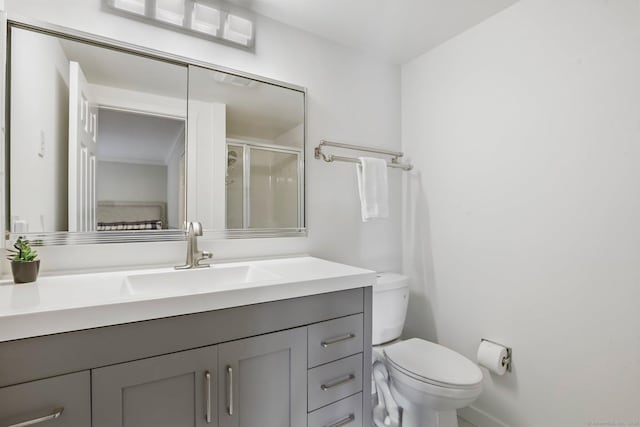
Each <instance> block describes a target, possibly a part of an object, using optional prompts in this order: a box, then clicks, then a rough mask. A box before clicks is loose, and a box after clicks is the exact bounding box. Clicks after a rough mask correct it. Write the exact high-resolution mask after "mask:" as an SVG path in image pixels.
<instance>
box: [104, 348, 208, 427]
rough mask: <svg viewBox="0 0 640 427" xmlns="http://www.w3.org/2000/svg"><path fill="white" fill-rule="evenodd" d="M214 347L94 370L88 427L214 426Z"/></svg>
mask: <svg viewBox="0 0 640 427" xmlns="http://www.w3.org/2000/svg"><path fill="white" fill-rule="evenodd" d="M217 358H218V352H217V348H216V346H210V347H204V348H199V349H195V350H189V351H181V352H178V353H172V354H168V355H164V356H158V357H152V358H148V359H142V360H138V361H135V362H128V363H121V364H117V365H112V366H107V367H104V368H98V369H94V370H93V371H92V384H91V388H92V403H91V406H92V418H93V424H92V426H93V427H176V426H181V427H192V426H193V427H205V426H215V425H217V414H216V405H215V396H214V392H215V375H216V371H215V370H216V365H217Z"/></svg>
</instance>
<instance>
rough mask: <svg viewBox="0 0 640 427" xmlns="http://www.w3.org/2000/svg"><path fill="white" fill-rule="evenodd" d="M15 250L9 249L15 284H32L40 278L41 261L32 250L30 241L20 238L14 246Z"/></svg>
mask: <svg viewBox="0 0 640 427" xmlns="http://www.w3.org/2000/svg"><path fill="white" fill-rule="evenodd" d="M13 247H14V248H15V249H8V251H9V252H11V253H12V255H9V256H8V259H9V261H11V272H12V273H13V281H14V282H15V283H31V282H35V281H36V279H37V278H38V271H39V270H40V260H39V259H37V258H38V253H37V252H36V251H34V250H33V249H31V245H30V244H29V241H28V240H27V239H25V238H24V237H18V240H17V241H16V243H14V244H13Z"/></svg>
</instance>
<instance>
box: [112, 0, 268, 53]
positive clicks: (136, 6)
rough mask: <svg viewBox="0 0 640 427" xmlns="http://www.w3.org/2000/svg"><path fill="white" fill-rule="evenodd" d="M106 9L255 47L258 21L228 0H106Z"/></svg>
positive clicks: (153, 22)
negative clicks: (256, 22) (227, 0)
mask: <svg viewBox="0 0 640 427" xmlns="http://www.w3.org/2000/svg"><path fill="white" fill-rule="evenodd" d="M102 1H103V4H104V5H105V6H106V7H105V10H107V11H111V12H113V13H117V14H118V15H121V16H127V17H131V18H136V19H142V20H144V21H145V22H148V23H152V24H156V25H161V26H163V27H167V28H172V29H177V30H180V31H183V32H188V33H189V34H193V35H197V36H200V37H204V38H207V39H210V40H214V41H222V42H225V43H227V44H229V45H232V46H239V47H244V48H252V47H253V45H254V42H255V21H254V19H252V17H251V15H250V14H247V13H246V12H245V11H244V10H239V9H238V7H237V6H234V5H232V4H231V3H227V2H226V1H224V0H102Z"/></svg>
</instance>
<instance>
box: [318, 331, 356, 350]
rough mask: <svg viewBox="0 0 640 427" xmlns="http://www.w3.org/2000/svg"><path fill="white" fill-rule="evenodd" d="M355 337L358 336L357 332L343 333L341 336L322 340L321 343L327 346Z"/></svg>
mask: <svg viewBox="0 0 640 427" xmlns="http://www.w3.org/2000/svg"><path fill="white" fill-rule="evenodd" d="M355 337H356V334H346V335H341V336H339V337H336V338H332V339H330V340H325V341H322V342H321V343H320V345H321V346H322V347H323V348H327V347H329V346H330V345H334V344H338V343H341V342H343V341H349V340H352V339H354V338H355Z"/></svg>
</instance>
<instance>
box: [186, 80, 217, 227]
mask: <svg viewBox="0 0 640 427" xmlns="http://www.w3.org/2000/svg"><path fill="white" fill-rule="evenodd" d="M194 72H201V70H200V69H196V70H195V71H194ZM226 109H227V106H226V105H225V104H221V103H219V102H206V101H200V100H197V99H190V100H189V120H188V121H187V122H188V123H187V126H188V127H189V129H188V131H187V135H188V138H187V156H188V158H189V159H188V161H187V182H188V183H191V184H189V185H187V221H200V222H201V223H202V227H203V228H204V229H206V230H224V229H225V228H226V226H225V225H226V212H227V208H226V197H225V192H226V186H225V176H226V166H227V158H226V156H227V152H226V150H227V147H226V142H225V140H226V132H227V131H226V129H227V128H226V117H227V110H226ZM193 183H195V185H194V184H193Z"/></svg>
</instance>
